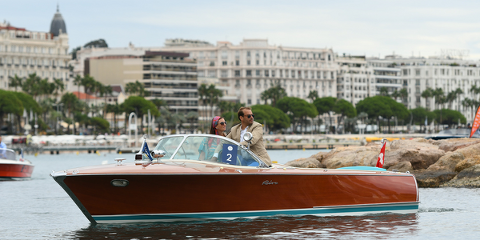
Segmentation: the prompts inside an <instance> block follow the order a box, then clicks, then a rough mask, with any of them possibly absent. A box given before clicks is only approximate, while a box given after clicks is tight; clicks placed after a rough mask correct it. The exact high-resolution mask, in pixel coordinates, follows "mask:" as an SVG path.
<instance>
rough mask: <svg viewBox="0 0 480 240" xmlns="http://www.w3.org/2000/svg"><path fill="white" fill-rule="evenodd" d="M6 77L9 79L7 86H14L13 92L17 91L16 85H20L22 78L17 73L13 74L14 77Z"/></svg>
mask: <svg viewBox="0 0 480 240" xmlns="http://www.w3.org/2000/svg"><path fill="white" fill-rule="evenodd" d="M8 79H9V80H10V81H9V82H8V86H10V87H14V88H15V92H16V91H17V87H21V86H22V82H23V78H20V77H18V76H17V74H15V76H14V77H8Z"/></svg>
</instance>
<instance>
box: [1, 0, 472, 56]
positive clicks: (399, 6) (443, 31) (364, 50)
mask: <svg viewBox="0 0 480 240" xmlns="http://www.w3.org/2000/svg"><path fill="white" fill-rule="evenodd" d="M57 3H59V5H60V12H61V13H62V15H63V18H64V19H65V22H66V25H67V32H68V35H69V38H70V42H69V44H70V48H74V47H77V46H80V45H84V44H85V43H87V42H89V41H91V40H94V39H99V38H103V39H105V40H106V41H107V43H108V45H109V46H110V47H126V46H128V43H129V42H132V43H133V44H134V45H135V46H139V47H154V46H163V44H164V41H165V39H166V38H186V39H199V40H206V41H209V42H211V43H216V42H217V41H224V40H227V41H230V42H232V43H233V44H235V45H236V44H238V43H239V42H241V41H242V39H244V38H267V39H268V41H269V43H270V44H276V45H283V46H292V47H315V48H324V47H328V48H333V50H334V51H335V52H337V53H339V54H343V53H347V54H352V55H367V56H376V57H378V56H380V57H383V56H385V55H389V54H392V53H393V52H395V54H400V55H402V56H405V57H409V56H412V54H414V55H415V56H418V55H422V56H427V57H428V56H433V55H439V54H440V53H441V50H442V49H458V50H468V51H469V53H470V55H469V57H468V59H472V60H479V59H480V14H479V13H478V11H479V10H478V9H480V1H452V0H449V1H439V0H436V1H424V0H415V1H409V0H404V1H387V0H379V1H375V0H371V1H369V0H363V1H354V0H351V1H332V0H329V1H319V0H318V1H301V0H296V1H292V0H289V1H280V0H276V1H259V0H256V1H246V0H243V1H230V3H228V2H227V1H178V0H175V1H172V0H169V1H160V0H156V1H142V0H138V1H118V0H117V1H106V0H96V1H91V0H82V1H67V0H55V1H50V0H42V1H38V0H31V1H22V0H15V1H12V0H0V6H1V7H0V21H3V20H7V21H9V22H10V23H11V25H13V26H15V27H22V28H26V29H27V30H34V31H46V32H48V31H49V29H50V22H51V20H52V18H53V15H54V13H55V11H56V5H57Z"/></svg>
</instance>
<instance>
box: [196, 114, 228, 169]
mask: <svg viewBox="0 0 480 240" xmlns="http://www.w3.org/2000/svg"><path fill="white" fill-rule="evenodd" d="M226 129H227V122H226V121H225V119H224V118H222V117H219V116H216V117H214V118H213V119H212V124H211V125H210V134H214V135H220V136H223V137H225V136H226V134H225V130H226ZM219 143H220V139H214V138H205V139H204V140H203V141H202V143H201V144H200V147H199V148H198V152H199V153H200V156H199V160H211V159H212V157H213V154H214V152H215V149H216V148H217V146H218V144H219Z"/></svg>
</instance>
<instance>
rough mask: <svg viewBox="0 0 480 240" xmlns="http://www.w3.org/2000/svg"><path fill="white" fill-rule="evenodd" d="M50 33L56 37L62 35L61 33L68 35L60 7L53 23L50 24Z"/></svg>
mask: <svg viewBox="0 0 480 240" xmlns="http://www.w3.org/2000/svg"><path fill="white" fill-rule="evenodd" d="M50 33H51V34H53V36H55V37H57V36H58V35H60V33H67V26H66V25H65V21H64V20H63V17H62V14H61V13H60V11H59V10H58V6H57V12H56V13H55V15H54V16H53V19H52V23H51V24H50Z"/></svg>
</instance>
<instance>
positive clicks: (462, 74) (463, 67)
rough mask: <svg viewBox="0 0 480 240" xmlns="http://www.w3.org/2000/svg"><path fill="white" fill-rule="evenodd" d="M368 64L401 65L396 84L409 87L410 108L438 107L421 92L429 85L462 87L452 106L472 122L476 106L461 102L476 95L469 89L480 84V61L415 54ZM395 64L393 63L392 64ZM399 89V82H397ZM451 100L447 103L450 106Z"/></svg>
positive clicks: (373, 61) (452, 88)
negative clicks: (427, 56) (464, 104)
mask: <svg viewBox="0 0 480 240" xmlns="http://www.w3.org/2000/svg"><path fill="white" fill-rule="evenodd" d="M368 61H369V64H372V66H374V65H373V64H380V63H383V64H387V65H390V66H391V67H394V68H396V69H398V71H399V72H400V77H399V78H400V82H398V78H392V80H394V79H396V80H397V84H396V85H401V87H403V88H406V89H407V90H408V98H407V99H408V101H407V102H406V105H407V106H408V108H409V109H413V108H417V107H424V108H427V109H430V110H435V109H438V108H439V106H436V105H435V99H434V98H430V99H428V100H427V99H425V98H423V97H421V94H422V92H423V91H424V90H426V89H427V88H431V89H436V88H441V89H443V92H444V94H445V95H447V94H448V93H449V92H452V91H455V90H456V89H457V88H460V89H461V90H462V91H463V94H462V95H460V96H459V97H458V98H457V99H456V100H454V101H453V103H452V104H451V109H453V110H457V111H460V112H461V113H462V114H463V115H464V116H465V117H466V118H467V123H472V121H473V118H474V114H475V111H476V108H474V109H472V108H467V107H465V106H463V105H462V100H464V99H465V98H470V99H475V98H476V96H475V95H474V93H472V92H471V91H470V89H471V88H472V86H474V85H476V86H480V62H479V61H471V60H461V59H454V58H451V57H430V58H424V57H412V58H402V57H400V56H396V55H391V56H387V57H386V58H385V59H375V60H373V59H372V60H368ZM392 64H393V65H392ZM396 87H397V89H398V88H399V86H396ZM448 105H449V104H445V107H446V108H448V107H449V106H448Z"/></svg>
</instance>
